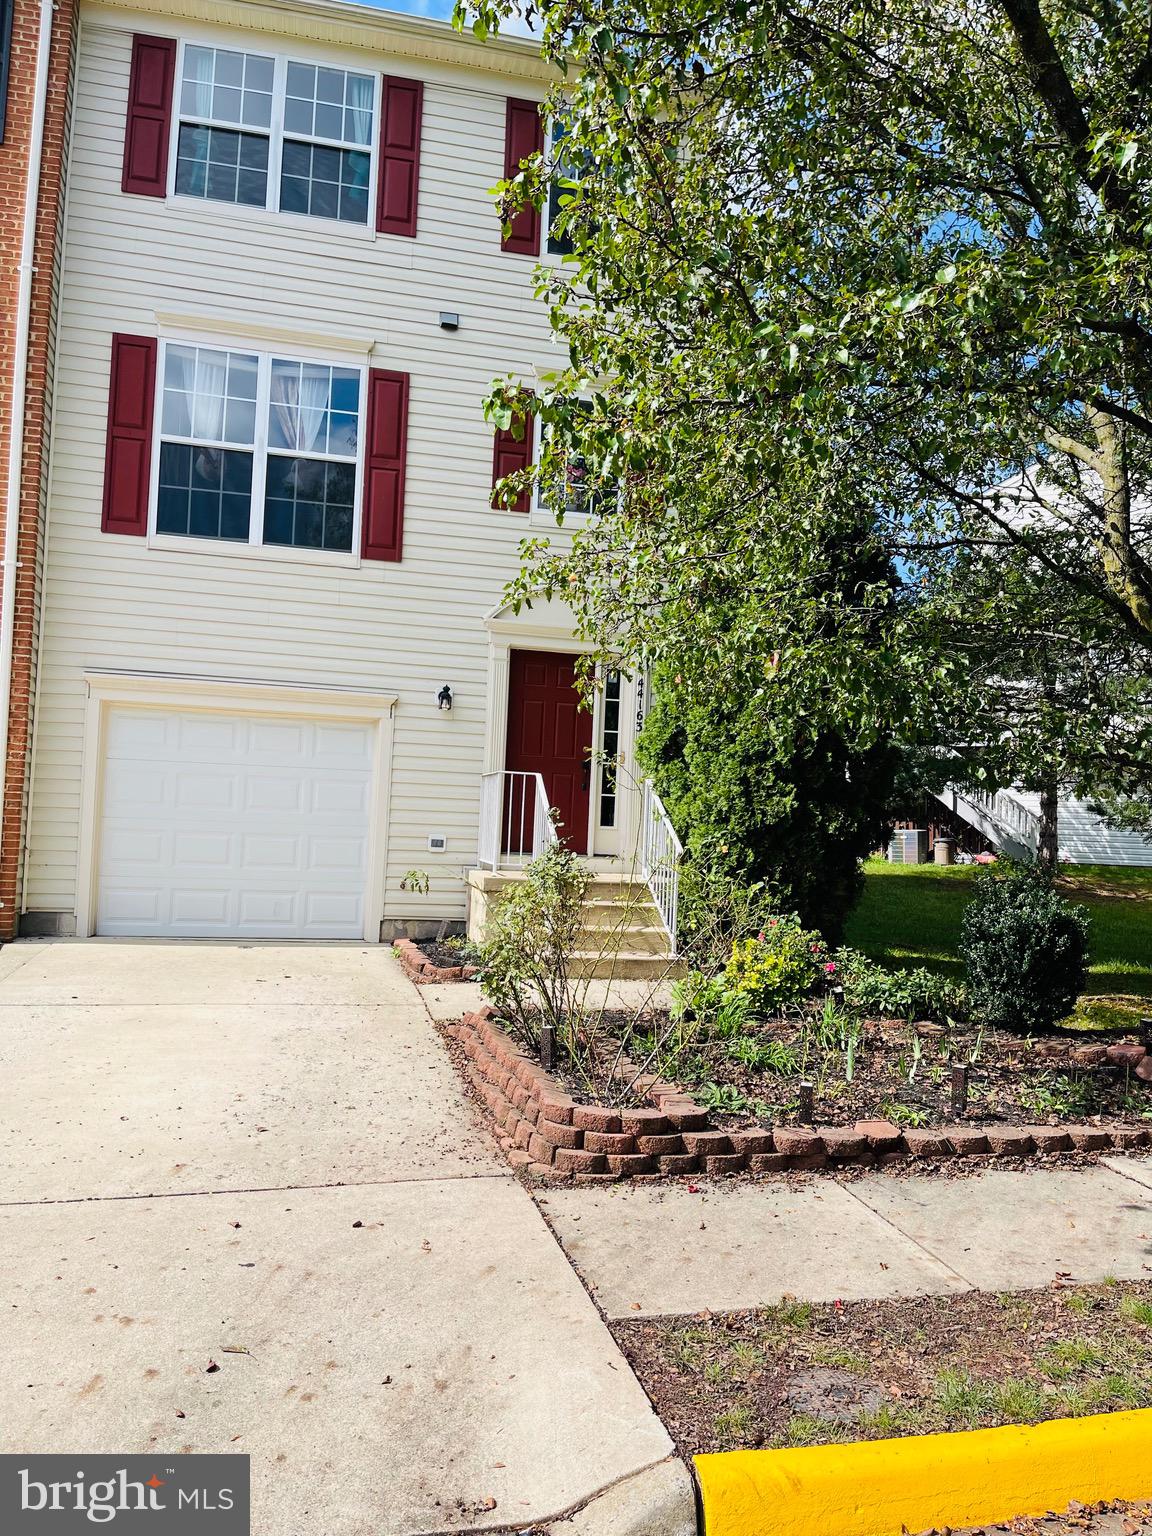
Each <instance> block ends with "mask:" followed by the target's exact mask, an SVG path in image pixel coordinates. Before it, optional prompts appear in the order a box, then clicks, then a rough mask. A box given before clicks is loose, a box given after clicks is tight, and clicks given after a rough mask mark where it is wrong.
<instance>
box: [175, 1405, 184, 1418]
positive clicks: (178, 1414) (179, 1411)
mask: <svg viewBox="0 0 1152 1536" xmlns="http://www.w3.org/2000/svg"><path fill="white" fill-rule="evenodd" d="M176 1417H177V1418H178V1419H182V1418H184V1417H185V1413H184V1410H183V1408H177V1410H176Z"/></svg>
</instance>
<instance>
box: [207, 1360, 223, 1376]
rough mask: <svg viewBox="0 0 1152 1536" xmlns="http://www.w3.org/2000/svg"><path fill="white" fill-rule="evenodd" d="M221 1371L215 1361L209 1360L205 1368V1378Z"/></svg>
mask: <svg viewBox="0 0 1152 1536" xmlns="http://www.w3.org/2000/svg"><path fill="white" fill-rule="evenodd" d="M219 1369H220V1367H219V1366H218V1365H217V1364H216V1362H215V1360H209V1362H208V1364H207V1365H206V1366H205V1367H204V1374H205V1376H211V1375H212V1372H213V1371H218V1370H219Z"/></svg>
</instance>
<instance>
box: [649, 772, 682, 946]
mask: <svg viewBox="0 0 1152 1536" xmlns="http://www.w3.org/2000/svg"><path fill="white" fill-rule="evenodd" d="M683 852H684V845H683V844H682V843H681V841H680V839H679V838H678V837H677V836H676V828H675V827H674V826H673V825H672V821H671V818H670V817H669V815H668V812H667V811H666V810H665V809H664V802H663V801H662V800H661V798H660V796H659V795H658V794H657V793H656V791H655V789H654V788H653V787H652V781H651V780H650V779H645V780H644V793H643V798H642V801H641V811H640V867H641V873H642V874H643V876H644V882H645V884H646V885H647V887H648V889H649V891H651V893H652V900H653V901H654V902H655V904H656V910H657V911H658V912H659V914H660V921H661V922H662V923H663V924H664V928H665V930H666V931H667V934H668V937H669V939H670V940H671V941H672V954H673V956H675V954H676V909H677V907H678V905H679V900H680V858H681V855H682V854H683Z"/></svg>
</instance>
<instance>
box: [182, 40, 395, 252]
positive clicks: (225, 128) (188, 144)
mask: <svg viewBox="0 0 1152 1536" xmlns="http://www.w3.org/2000/svg"><path fill="white" fill-rule="evenodd" d="M375 116H376V76H375V75H364V74H357V73H355V72H354V71H352V70H345V69H331V68H328V67H327V66H325V65H317V64H304V63H299V62H296V61H294V60H288V59H278V58H273V57H271V56H269V55H266V54H259V53H240V52H237V51H236V50H234V49H229V48H208V47H202V46H200V45H199V44H193V43H188V44H186V45H185V47H184V50H183V62H182V65H181V71H180V116H179V126H178V128H177V138H176V178H175V183H174V187H175V191H176V192H177V193H178V194H179V195H181V196H183V197H197V198H205V199H207V200H209V201H213V202H224V203H234V204H237V205H240V206H244V207H251V208H271V209H274V210H278V211H279V212H281V213H298V214H304V215H305V216H307V217H311V218H319V219H334V220H336V221H338V222H340V223H345V224H365V225H366V224H367V223H368V209H369V196H370V190H371V181H372V144H373V139H374V124H375Z"/></svg>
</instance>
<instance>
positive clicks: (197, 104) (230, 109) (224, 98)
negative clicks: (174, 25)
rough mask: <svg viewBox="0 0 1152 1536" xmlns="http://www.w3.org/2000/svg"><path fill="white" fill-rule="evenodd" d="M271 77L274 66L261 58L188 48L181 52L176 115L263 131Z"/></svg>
mask: <svg viewBox="0 0 1152 1536" xmlns="http://www.w3.org/2000/svg"><path fill="white" fill-rule="evenodd" d="M274 77H275V63H274V61H273V60H272V59H270V58H267V57H266V56H264V55H263V54H256V53H237V52H236V51H235V50H233V49H230V48H203V47H199V46H194V45H191V44H190V45H189V46H188V47H187V48H185V50H184V73H183V77H182V79H181V83H180V115H181V117H195V118H210V119H211V120H212V121H214V122H218V123H235V124H236V125H237V126H238V127H239V126H244V127H247V128H267V127H269V125H270V124H271V122H272V83H273V80H274Z"/></svg>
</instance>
